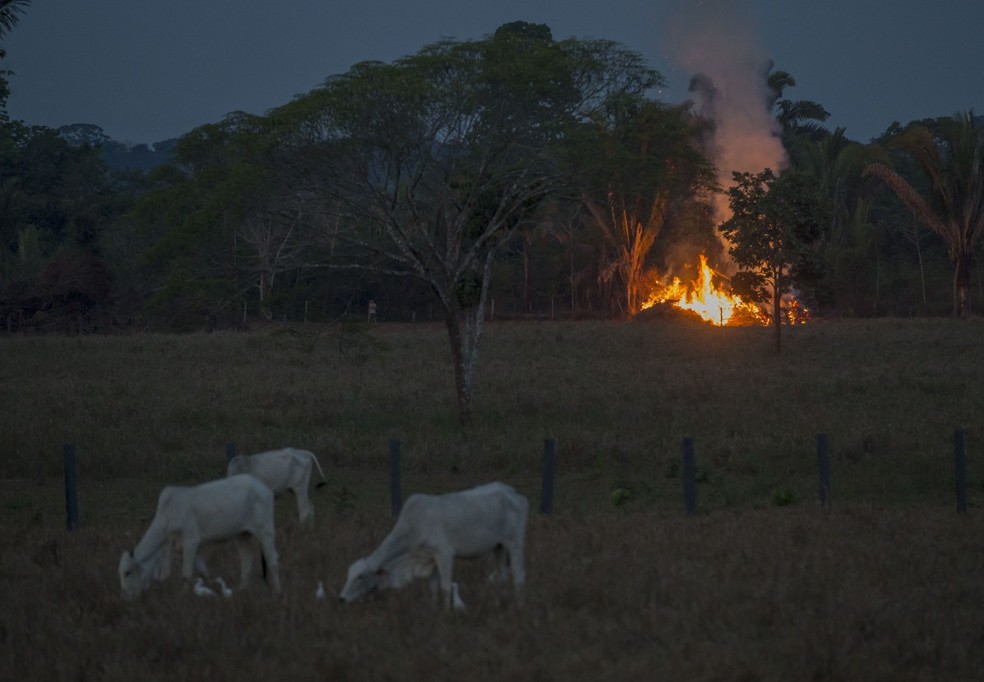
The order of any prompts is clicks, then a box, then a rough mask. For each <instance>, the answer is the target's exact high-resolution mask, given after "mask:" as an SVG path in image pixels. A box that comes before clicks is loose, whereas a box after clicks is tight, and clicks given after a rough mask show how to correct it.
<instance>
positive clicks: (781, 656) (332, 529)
mask: <svg viewBox="0 0 984 682" xmlns="http://www.w3.org/2000/svg"><path fill="white" fill-rule="evenodd" d="M770 334H771V332H770V330H768V329H757V328H740V329H715V328H710V327H705V326H702V325H697V324H692V323H688V322H684V321H680V320H672V321H671V320H651V321H646V322H642V321H637V322H629V323H604V322H541V323H496V324H492V325H490V326H489V327H488V329H487V333H486V336H485V338H484V340H483V347H482V356H481V359H480V365H479V370H478V388H477V393H476V400H475V407H476V420H475V423H474V424H472V425H471V426H470V427H468V428H466V429H462V428H461V427H459V426H458V424H457V419H456V413H455V411H454V401H453V395H452V390H453V376H452V374H451V368H450V353H449V352H448V350H447V341H446V337H445V333H444V329H443V327H440V326H433V325H404V326H390V325H372V326H365V325H346V326H335V327H287V328H281V327H274V328H270V329H266V330H260V331H254V332H251V333H247V334H236V333H217V334H210V335H204V334H201V335H188V336H164V335H136V336H127V337H93V338H87V337H81V338H71V337H3V338H0V362H2V364H0V407H2V410H3V412H2V413H3V415H4V420H3V423H2V425H0V546H2V551H0V604H2V605H3V608H2V609H0V679H24V680H29V679H46V680H52V679H101V680H117V679H132V678H135V677H139V678H143V679H196V678H197V679H201V678H206V677H208V678H212V679H215V680H225V679H230V680H232V679H270V678H274V679H290V678H294V679H331V680H347V679H349V680H368V679H379V680H419V679H452V678H453V679H460V678H465V679H490V680H492V679H505V678H513V679H523V680H535V679H542V680H552V679H562V680H580V679H584V680H599V679H657V678H662V679H688V680H703V679H708V680H713V679H720V680H725V679H727V680H734V679H744V680H788V679H816V680H828V679H829V680H853V679H858V680H860V679H864V680H879V679H882V680H899V679H948V680H972V679H979V678H980V672H981V670H984V578H982V576H984V521H982V517H984V513H982V510H981V508H980V505H981V501H982V499H984V461H982V459H984V457H982V454H984V453H982V449H984V443H982V442H981V440H982V439H981V434H984V428H982V427H984V414H982V410H981V407H982V406H984V344H982V343H981V339H982V338H984V320H979V319H971V320H961V321H956V320H870V321H861V320H850V321H847V320H845V321H818V322H815V323H813V324H810V325H806V326H802V327H797V328H794V329H789V330H787V331H786V335H785V338H784V347H783V353H782V354H781V355H779V356H777V355H775V354H774V353H773V352H772V343H771V336H770ZM957 428H960V429H963V430H964V432H965V433H966V435H967V452H968V470H969V490H968V496H969V507H970V508H969V511H968V513H967V514H966V515H958V514H957V513H956V511H955V499H954V485H953V434H954V430H955V429H957ZM818 432H823V433H826V434H827V436H828V439H829V443H830V456H831V473H832V505H831V508H830V510H829V511H828V512H824V511H823V510H822V509H820V507H819V505H818V504H817V487H818V483H817V472H816V466H817V465H816V458H815V439H816V434H817V433H818ZM546 437H551V438H555V439H556V443H557V463H558V477H557V489H556V494H555V501H554V510H555V513H554V514H553V515H552V516H550V517H542V516H540V515H539V514H537V513H536V512H537V510H538V508H539V476H540V462H541V458H542V454H543V441H544V438H546ZM683 437H692V438H693V441H694V447H695V451H696V458H697V471H698V514H697V515H696V516H695V517H692V518H688V517H686V516H685V514H684V513H683V502H682V490H681V480H680V471H679V469H680V467H679V460H680V453H681V440H682V438H683ZM391 439H398V440H399V441H400V443H401V449H402V453H403V491H404V495H407V494H409V493H411V492H414V491H425V492H443V491H448V490H453V489H459V488H463V487H467V486H470V485H473V484H476V483H481V482H485V481H488V480H492V479H498V480H503V481H506V482H508V483H511V484H513V485H514V486H515V487H517V488H518V489H519V490H520V491H521V492H523V493H524V494H526V495H527V496H528V497H529V499H530V503H531V519H530V525H529V531H528V537H527V594H526V601H525V604H524V606H523V607H522V608H516V607H515V606H514V605H513V603H512V600H511V599H510V598H509V597H508V596H507V595H500V594H499V593H498V592H497V590H496V588H495V587H494V586H492V585H489V584H486V583H485V582H484V580H483V576H484V574H485V573H487V572H488V569H489V566H490V564H481V563H479V564H478V565H475V564H469V563H465V562H459V563H458V564H457V565H456V567H455V571H456V573H455V576H456V577H455V579H456V580H457V581H458V582H459V584H460V586H461V596H462V598H463V599H464V601H465V603H466V604H467V605H468V607H469V608H468V610H467V611H465V612H464V613H460V614H458V613H456V614H444V613H442V612H440V611H439V610H437V609H435V608H433V607H432V605H431V601H430V595H429V593H428V590H427V588H426V586H423V585H421V586H415V587H413V588H408V589H407V590H404V591H401V592H390V593H385V594H382V595H379V596H378V597H376V598H373V599H370V600H368V601H366V602H364V603H358V604H352V605H341V604H339V603H337V601H335V600H334V599H333V598H332V595H331V590H336V591H337V590H338V589H340V588H341V585H342V583H343V582H344V577H345V571H346V569H347V567H348V565H349V563H351V562H352V561H353V560H354V559H356V558H358V557H360V556H364V555H365V554H367V553H369V552H370V551H371V550H372V549H373V548H374V547H375V546H376V544H377V543H378V542H379V541H380V540H381V539H382V537H383V536H384V535H385V534H386V532H387V531H388V529H389V527H390V525H391V523H392V517H391V515H390V510H389V499H388V480H387V471H386V458H387V451H388V444H389V441H390V440H391ZM228 442H233V443H235V444H236V445H237V447H238V449H239V451H240V452H258V451H261V450H267V449H274V448H279V447H284V446H288V445H291V446H295V447H300V448H304V449H310V450H312V451H314V452H315V453H317V455H318V457H319V458H320V461H321V464H322V466H323V467H324V468H325V472H326V474H327V476H328V480H329V483H328V485H327V486H325V487H323V488H321V489H317V490H315V489H313V488H312V501H313V503H314V506H315V509H316V516H315V521H314V524H313V525H312V526H311V527H302V526H300V525H299V524H298V522H297V513H296V507H295V506H294V501H293V499H291V498H289V497H288V498H282V499H280V500H279V501H278V504H277V525H278V537H277V545H278V549H279V553H280V559H281V579H282V582H283V586H284V591H283V593H282V594H281V595H280V596H275V595H273V594H272V593H271V592H270V591H269V590H268V589H267V588H266V587H265V586H263V585H260V584H257V585H255V586H254V587H252V588H251V589H250V590H249V591H248V592H247V593H239V594H236V595H235V596H234V597H233V598H232V599H231V600H223V599H222V598H221V597H219V598H217V599H202V598H198V597H195V596H194V595H193V594H192V593H191V590H190V589H189V588H187V587H183V586H182V585H181V583H180V580H179V579H178V578H177V577H176V576H172V578H171V579H170V580H169V581H168V582H167V583H165V584H164V585H162V586H160V587H158V588H155V589H154V590H152V591H151V592H150V593H148V594H147V595H145V596H144V598H142V599H141V600H140V601H139V602H137V603H135V604H130V603H126V602H124V601H123V600H122V599H121V598H120V596H119V580H118V577H117V574H116V566H117V563H118V561H119V557H120V553H121V552H122V551H123V550H124V549H127V548H129V547H131V546H132V545H133V544H134V543H135V542H136V541H137V540H139V538H140V535H141V534H142V533H143V531H144V530H145V529H146V527H147V524H148V523H149V521H150V518H151V517H152V516H153V513H154V505H155V501H156V497H157V493H158V492H159V491H160V489H161V487H162V486H163V485H165V484H169V483H178V484H191V483H196V482H200V481H203V480H207V479H209V478H215V477H218V476H221V475H223V474H224V470H225V444H226V443H228ZM65 443H74V444H75V445H76V447H77V449H78V478H79V503H80V507H81V528H80V529H79V530H78V531H76V532H73V533H67V532H66V531H65V529H64V527H65V512H64V491H63V488H62V478H61V475H62V459H61V457H62V446H63V444H65ZM616 491H618V492H616ZM613 493H614V494H613ZM205 555H206V557H207V558H208V560H209V565H210V567H211V568H212V570H213V573H217V574H219V575H222V576H224V577H225V578H226V579H227V580H228V579H229V578H235V577H236V576H237V575H238V563H237V561H236V552H235V549H234V547H232V546H220V547H214V548H211V549H208V550H206V552H205ZM176 570H177V566H176V565H175V571H176ZM319 581H323V582H324V584H325V586H326V588H328V590H329V598H328V599H327V600H325V601H315V600H314V592H315V588H316V586H317V584H318V582H319Z"/></svg>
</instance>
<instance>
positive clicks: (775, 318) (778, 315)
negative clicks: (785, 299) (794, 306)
mask: <svg viewBox="0 0 984 682" xmlns="http://www.w3.org/2000/svg"><path fill="white" fill-rule="evenodd" d="M781 302H782V294H780V293H779V287H778V286H776V287H775V288H774V289H773V290H772V324H773V325H774V326H775V328H776V354H778V353H780V352H781V351H782V307H781V306H780V303H781Z"/></svg>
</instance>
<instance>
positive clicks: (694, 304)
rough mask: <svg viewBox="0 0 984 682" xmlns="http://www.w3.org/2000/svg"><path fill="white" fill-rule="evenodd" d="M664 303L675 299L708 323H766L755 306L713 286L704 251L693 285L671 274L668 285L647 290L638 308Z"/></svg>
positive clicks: (720, 324) (677, 303) (711, 273)
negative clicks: (686, 284)
mask: <svg viewBox="0 0 984 682" xmlns="http://www.w3.org/2000/svg"><path fill="white" fill-rule="evenodd" d="M664 302H666V303H669V302H675V305H676V306H677V307H678V308H682V309H684V310H690V311H693V312H695V313H697V314H698V315H699V316H700V317H701V318H703V319H704V320H706V321H708V322H710V323H711V324H715V325H718V326H722V327H723V326H724V325H726V324H728V323H729V322H732V321H734V323H737V322H738V320H739V319H741V320H742V321H743V323H744V324H748V323H749V321H752V323H753V324H768V320H767V319H763V315H762V312H761V311H760V310H759V309H758V307H757V306H755V305H754V304H751V303H747V302H745V301H743V300H742V299H741V297H740V296H734V295H732V294H729V293H728V292H726V291H722V290H721V289H718V288H717V287H715V286H714V270H713V269H712V268H711V267H710V266H709V265H708V264H707V259H706V258H705V257H704V254H701V256H700V272H699V274H698V276H697V281H696V282H694V284H693V285H691V286H690V287H688V286H685V285H684V284H683V283H682V282H681V281H680V278H679V277H674V278H673V281H672V282H671V283H670V284H669V285H667V286H665V287H662V288H661V289H659V290H656V291H653V292H652V293H650V295H649V298H648V299H647V300H646V302H645V303H643V304H642V307H641V309H642V310H645V309H646V308H651V307H652V306H654V305H656V304H657V303H664Z"/></svg>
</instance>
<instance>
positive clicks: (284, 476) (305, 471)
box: [227, 448, 325, 523]
mask: <svg viewBox="0 0 984 682" xmlns="http://www.w3.org/2000/svg"><path fill="white" fill-rule="evenodd" d="M312 464H313V465H314V466H316V467H318V473H319V474H321V482H320V483H318V487H321V486H323V485H324V484H325V472H324V471H322V470H321V464H320V463H319V462H318V458H317V457H315V455H314V453H313V452H309V451H307V450H298V449H297V448H284V449H283V450H271V451H269V452H260V453H258V454H255V455H237V456H236V457H233V458H232V459H231V460H229V467H228V470H227V475H228V476H233V475H235V474H252V475H253V476H256V477H257V478H258V479H260V480H261V481H263V482H264V483H265V484H266V486H267V487H268V488H269V489H270V490H272V491H273V493H274V494H275V495H277V494H280V493H282V492H284V491H285V490H290V491H291V492H292V493H294V497H296V498H297V515H298V517H300V519H301V523H305V522H307V521H313V520H314V505H312V504H311V499H310V498H309V497H308V487H309V486H310V484H311V465H312Z"/></svg>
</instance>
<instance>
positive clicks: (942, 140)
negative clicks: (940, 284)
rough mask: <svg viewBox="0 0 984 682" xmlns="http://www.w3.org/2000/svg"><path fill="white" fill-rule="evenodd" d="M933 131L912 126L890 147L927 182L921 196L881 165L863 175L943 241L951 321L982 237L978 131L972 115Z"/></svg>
mask: <svg viewBox="0 0 984 682" xmlns="http://www.w3.org/2000/svg"><path fill="white" fill-rule="evenodd" d="M933 127H934V128H935V130H931V129H930V128H929V127H928V126H927V125H923V124H915V125H912V126H910V127H909V128H907V129H906V130H905V131H904V132H903V133H902V134H901V135H899V136H898V137H896V138H895V139H894V141H893V144H894V145H895V146H897V147H898V148H899V149H901V150H903V151H905V152H907V153H908V154H909V155H911V156H912V158H913V159H914V160H915V161H916V162H917V164H918V166H919V167H920V168H922V170H923V172H925V174H926V176H927V178H928V179H929V181H930V189H928V190H927V192H926V196H923V195H921V194H920V193H919V192H918V191H917V190H916V189H915V187H914V186H913V185H912V184H911V183H910V182H909V181H907V180H906V179H905V178H903V177H902V176H901V175H899V174H898V173H897V172H895V171H894V170H893V169H892V168H890V167H889V166H887V165H885V164H883V163H872V164H869V165H868V166H867V167H865V169H864V174H865V175H874V176H875V177H877V178H879V179H881V180H882V181H883V182H884V183H885V184H886V185H888V187H889V188H890V189H891V190H892V191H893V192H895V194H896V195H897V196H898V198H899V200H900V201H901V202H902V203H903V204H905V206H906V207H907V208H908V209H909V210H910V211H911V212H912V215H913V216H914V217H915V218H916V220H918V221H920V222H921V223H922V224H923V225H925V226H926V227H927V228H929V229H930V230H932V231H933V232H935V233H936V234H937V235H939V236H940V238H941V239H943V242H944V243H945V244H946V248H947V254H948V255H949V257H950V262H951V263H952V264H953V315H954V316H955V317H962V316H963V315H964V313H966V312H967V302H968V294H969V291H970V275H971V269H972V267H973V265H974V256H975V252H976V249H977V244H978V242H979V241H980V238H981V233H982V232H984V129H982V128H981V127H980V126H979V125H978V124H977V123H976V122H975V120H974V115H973V112H966V113H962V114H956V115H955V116H953V117H952V118H940V119H937V121H936V125H934V126H933Z"/></svg>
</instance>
